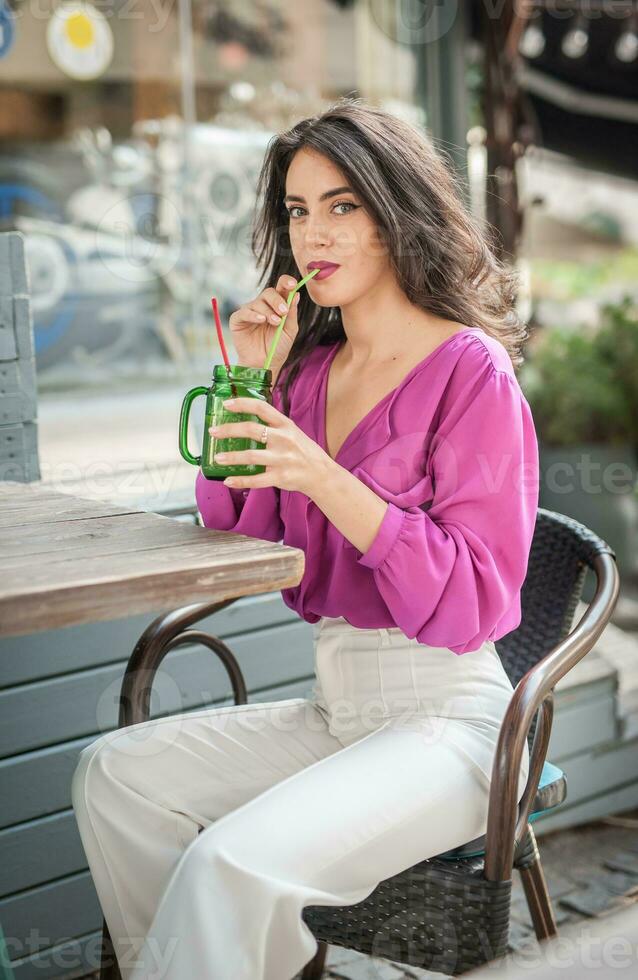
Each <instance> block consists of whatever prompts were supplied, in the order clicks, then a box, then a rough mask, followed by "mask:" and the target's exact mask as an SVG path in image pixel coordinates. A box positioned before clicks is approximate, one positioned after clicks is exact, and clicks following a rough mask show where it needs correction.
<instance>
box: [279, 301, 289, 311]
mask: <svg viewBox="0 0 638 980" xmlns="http://www.w3.org/2000/svg"><path fill="white" fill-rule="evenodd" d="M279 312H280V313H287V312H288V307H287V306H286V304H285V303H280V304H279Z"/></svg>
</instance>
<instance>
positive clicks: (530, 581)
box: [496, 507, 615, 749]
mask: <svg viewBox="0 0 638 980" xmlns="http://www.w3.org/2000/svg"><path fill="white" fill-rule="evenodd" d="M601 551H606V552H607V553H609V554H611V555H612V556H614V557H615V553H614V551H613V549H612V548H611V547H610V546H609V545H608V544H607V543H606V542H605V541H603V540H602V538H600V537H599V536H598V535H597V534H595V533H594V532H593V531H591V530H590V529H589V528H588V527H586V526H585V525H584V524H581V523H580V522H579V521H576V520H574V519H573V518H571V517H567V516H566V515H565V514H558V513H556V512H554V511H551V510H545V509H544V508H542V507H539V509H538V513H537V516H536V528H535V530H534V538H533V541H532V547H531V549H530V555H529V562H528V566H527V574H526V576H525V582H524V583H523V587H522V589H521V622H520V624H519V626H518V627H517V628H516V629H515V630H512V631H511V632H510V633H508V634H507V635H506V636H504V637H502V639H500V640H497V641H496V649H497V651H498V654H499V656H500V658H501V661H502V663H503V666H504V667H505V671H506V673H507V675H508V677H509V679H510V681H511V682H512V686H513V687H516V685H517V684H518V682H519V681H520V679H521V677H523V675H524V674H526V673H527V671H528V670H529V669H530V668H531V667H533V666H534V665H535V664H537V663H538V662H539V660H542V659H543V657H545V656H547V654H548V653H549V652H550V651H551V650H552V649H553V647H555V646H556V645H557V644H558V643H559V642H560V641H561V640H562V639H564V638H565V636H567V634H568V633H569V632H570V630H571V628H572V623H573V619H574V613H575V611H576V606H577V604H578V600H579V599H580V597H581V594H582V591H583V585H584V582H585V576H586V573H587V568H588V567H590V568H591V567H593V561H594V558H595V556H596V555H597V554H600V553H601ZM537 719H538V713H537V714H536V717H535V719H534V723H533V724H532V726H531V727H530V731H529V733H528V742H529V747H530V749H531V746H532V741H533V736H534V731H535V728H536V721H537Z"/></svg>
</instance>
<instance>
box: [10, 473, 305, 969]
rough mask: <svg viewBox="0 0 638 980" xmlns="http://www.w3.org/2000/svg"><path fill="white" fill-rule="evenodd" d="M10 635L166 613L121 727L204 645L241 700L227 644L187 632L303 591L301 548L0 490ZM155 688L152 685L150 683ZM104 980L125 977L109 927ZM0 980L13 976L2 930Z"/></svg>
mask: <svg viewBox="0 0 638 980" xmlns="http://www.w3.org/2000/svg"><path fill="white" fill-rule="evenodd" d="M0 562H1V564H0V568H1V570H2V571H1V574H0V636H2V635H5V636H6V635H14V636H18V635H23V634H25V633H34V632H37V631H39V630H47V629H56V628H60V627H64V626H72V625H77V624H79V623H90V622H96V621H97V620H108V619H117V618H118V617H121V616H131V615H134V614H136V613H144V612H149V613H150V612H161V613H165V615H163V616H160V617H159V619H158V620H157V621H156V622H154V623H151V624H150V625H149V627H148V628H147V630H146V631H145V633H144V634H142V637H140V640H139V641H138V643H137V645H136V647H135V650H134V651H133V653H132V655H131V657H130V658H129V662H128V665H127V668H126V671H125V674H124V678H123V682H122V692H121V696H120V713H119V726H120V727H121V726H122V725H126V724H134V723H135V722H137V721H140V720H144V719H146V718H148V717H149V706H150V690H151V686H152V681H153V677H154V675H155V672H156V670H157V668H158V666H159V664H160V662H161V660H162V658H163V657H164V656H165V655H166V653H167V652H168V651H169V650H170V649H172V648H174V647H175V646H177V645H178V644H180V643H182V642H184V641H186V642H189V641H191V642H192V640H195V639H196V640H197V641H199V642H200V643H204V644H205V645H206V646H208V647H209V649H210V650H211V651H212V652H213V653H216V654H217V655H218V656H219V657H220V658H221V659H222V662H223V664H224V666H225V668H226V670H227V672H228V674H229V676H230V679H231V681H232V685H233V692H234V695H235V701H236V703H243V702H245V701H246V700H247V692H246V685H245V682H244V678H243V675H242V672H241V670H240V668H239V665H238V663H237V662H236V660H235V658H234V656H233V654H232V652H231V651H230V650H228V648H227V647H226V646H225V645H224V644H223V643H222V642H221V641H220V640H219V639H218V638H217V637H211V636H209V635H208V634H204V633H202V632H201V631H197V632H196V633H195V632H193V631H192V630H188V629H187V628H186V627H189V626H192V624H193V623H194V622H196V621H197V620H198V619H201V618H202V617H203V616H204V615H206V614H207V613H211V612H214V611H215V604H216V603H220V602H221V603H222V604H223V603H224V602H225V601H232V600H233V599H235V598H238V597H240V596H244V595H251V594H254V593H260V592H269V591H273V590H275V589H283V588H287V587H290V586H294V585H298V584H299V582H300V581H301V578H302V576H303V571H304V562H305V556H304V553H303V551H301V550H300V549H298V548H291V547H289V546H287V545H282V544H277V543H273V542H271V541H263V540H261V539H258V538H251V537H247V536H246V535H243V534H234V533H229V532H226V531H213V530H211V529H210V528H204V527H199V526H196V525H192V524H184V523H182V522H181V521H176V520H174V519H172V518H170V517H162V516H160V515H158V514H152V513H148V512H146V511H143V510H131V509H130V508H129V507H126V506H122V505H118V504H116V503H111V502H108V501H95V500H85V499H83V498H81V497H76V496H72V495H70V494H65V493H58V492H56V491H54V490H51V489H49V488H47V487H46V486H43V485H42V484H40V483H28V484H24V483H17V482H0ZM149 681H150V683H149ZM103 934H104V948H103V954H102V969H101V975H102V977H103V978H105V977H110V978H113V980H115V978H118V980H119V978H120V972H119V968H118V966H117V962H116V960H115V956H114V954H113V947H112V944H111V939H110V936H109V933H108V928H107V926H106V922H104V924H103ZM0 980H13V970H12V967H11V965H10V962H9V958H8V954H7V952H6V948H5V939H4V935H3V932H2V928H1V926H0Z"/></svg>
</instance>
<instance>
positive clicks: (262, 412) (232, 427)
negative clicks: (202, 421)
mask: <svg viewBox="0 0 638 980" xmlns="http://www.w3.org/2000/svg"><path fill="white" fill-rule="evenodd" d="M224 407H228V409H229V411H231V412H237V413H240V412H245V413H246V414H251V415H258V416H259V418H260V419H263V423H262V422H255V421H243V422H225V423H224V424H223V425H218V426H217V428H216V430H215V431H214V430H213V428H212V427H211V428H210V429H209V432H210V434H211V436H214V437H215V438H216V439H227V438H230V437H237V436H241V437H245V438H248V439H254V440H255V441H256V442H261V436H262V433H263V431H264V425H267V426H268V441H267V445H266V446H265V447H264V449H242V450H238V451H235V452H226V453H215V457H214V459H215V462H216V463H217V462H219V463H220V465H222V466H226V465H227V464H231V463H232V464H240V465H246V464H248V463H256V464H257V465H259V466H265V467H267V469H266V472H265V473H257V474H255V475H254V476H232V477H230V476H229V477H227V478H226V479H225V480H224V485H225V486H231V487H247V488H250V487H279V489H280V490H299V491H301V492H302V493H305V494H307V495H308V496H309V497H311V498H312V495H313V492H314V491H315V489H317V488H318V487H319V486H320V484H321V481H322V480H324V479H325V474H326V469H327V464H328V463H329V461H330V457H329V456H328V454H327V453H325V452H324V451H323V449H322V448H321V446H319V445H318V444H317V443H316V442H315V441H314V439H310V438H309V437H308V436H307V435H306V433H305V432H303V431H302V430H301V429H300V428H299V426H297V425H295V423H294V422H293V421H292V420H291V419H289V418H288V416H287V415H284V414H283V413H282V412H280V411H279V410H278V409H276V408H275V406H274V405H271V404H270V402H266V401H263V400H262V399H259V398H233V399H228V401H226V402H224Z"/></svg>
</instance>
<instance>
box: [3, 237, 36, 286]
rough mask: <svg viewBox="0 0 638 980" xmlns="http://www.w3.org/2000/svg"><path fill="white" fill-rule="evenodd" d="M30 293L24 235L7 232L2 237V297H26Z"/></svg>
mask: <svg viewBox="0 0 638 980" xmlns="http://www.w3.org/2000/svg"><path fill="white" fill-rule="evenodd" d="M28 292H29V285H28V278H27V268H26V261H25V257H24V235H22V234H21V233H20V232H19V231H9V232H5V233H4V234H2V235H0V296H26V295H27V294H28Z"/></svg>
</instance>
